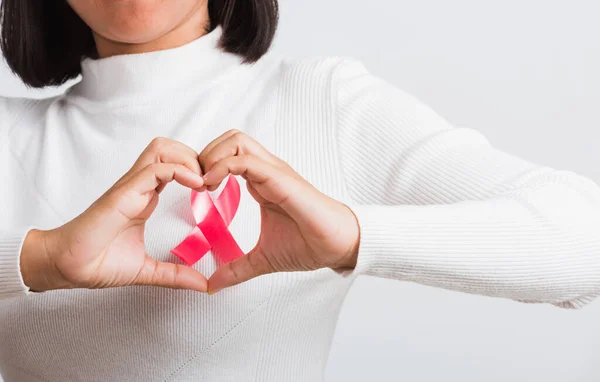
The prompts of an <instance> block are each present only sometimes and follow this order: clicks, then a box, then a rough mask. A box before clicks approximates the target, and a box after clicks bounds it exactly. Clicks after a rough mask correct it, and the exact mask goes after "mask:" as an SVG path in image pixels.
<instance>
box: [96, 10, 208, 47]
mask: <svg viewBox="0 0 600 382" xmlns="http://www.w3.org/2000/svg"><path fill="white" fill-rule="evenodd" d="M208 25H210V18H209V16H208V9H207V7H203V8H199V9H197V10H195V11H194V12H191V13H190V15H189V16H188V17H187V18H186V19H185V20H183V21H182V22H181V23H180V24H179V25H177V26H176V27H175V28H173V29H172V30H170V31H169V32H167V33H166V34H163V35H161V36H160V37H158V38H156V39H154V40H152V41H148V42H144V43H136V44H130V43H123V42H118V41H112V40H109V39H106V38H104V37H102V36H101V35H99V34H94V39H95V40H96V49H97V50H98V57H99V58H106V57H111V56H119V55H123V54H136V53H146V52H154V51H158V50H165V49H172V48H177V47H179V46H182V45H185V44H188V43H190V42H192V41H194V40H196V39H198V38H200V37H202V36H203V35H205V34H206V33H207V26H208Z"/></svg>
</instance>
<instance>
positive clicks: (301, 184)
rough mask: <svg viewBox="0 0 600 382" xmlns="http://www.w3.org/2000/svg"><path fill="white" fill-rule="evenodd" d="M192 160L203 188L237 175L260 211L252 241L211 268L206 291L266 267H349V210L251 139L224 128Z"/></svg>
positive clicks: (352, 234) (354, 233) (354, 227)
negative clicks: (255, 238)
mask: <svg viewBox="0 0 600 382" xmlns="http://www.w3.org/2000/svg"><path fill="white" fill-rule="evenodd" d="M198 160H199V162H200V166H201V167H202V169H203V171H204V174H205V175H204V183H205V186H206V188H207V189H208V190H209V191H214V190H216V189H217V188H218V187H219V185H220V183H221V182H222V181H223V180H224V179H225V178H227V176H228V175H229V174H233V175H240V176H242V178H244V179H245V180H246V186H247V188H248V191H249V192H250V194H251V195H252V197H253V198H254V199H255V200H256V201H257V202H258V204H259V205H260V212H261V232H260V236H259V239H258V242H257V244H256V246H255V247H254V248H253V249H252V250H251V251H250V252H249V253H247V254H246V255H245V256H243V257H241V258H239V259H236V260H234V261H232V262H230V263H227V264H225V265H223V266H222V267H220V268H219V269H217V271H216V272H215V273H214V274H213V275H212V276H211V277H210V279H209V280H208V291H209V293H215V292H217V291H219V290H221V289H223V288H227V287H230V286H233V285H236V284H239V283H242V282H244V281H247V280H250V279H252V278H254V277H257V276H260V275H263V274H267V273H272V272H290V271H312V270H317V269H320V268H332V269H345V268H354V266H355V265H356V258H357V252H358V245H359V236H360V235H359V225H358V222H357V220H356V217H355V215H354V213H353V212H352V211H351V210H350V208H348V207H347V206H346V205H345V204H343V203H341V202H339V201H337V200H335V199H332V198H330V197H329V196H327V195H325V194H323V193H321V192H319V190H317V189H316V188H315V187H314V186H312V185H311V184H310V183H308V182H307V181H306V180H305V179H304V178H302V177H301V176H300V175H298V173H296V172H295V171H294V170H293V169H292V168H291V167H290V165H289V164H287V163H286V162H285V161H283V160H281V159H279V158H277V157H276V156H274V155H273V154H271V153H270V152H269V151H267V150H266V149H265V148H264V147H262V146H261V145H260V144H259V143H258V142H256V141H255V140H254V139H252V138H251V137H249V136H247V135H245V134H243V133H242V132H240V131H237V130H230V131H228V132H226V133H224V134H223V135H221V136H220V137H218V138H217V139H215V140H214V141H212V142H211V143H210V144H209V145H208V146H206V148H205V149H204V150H203V151H202V152H201V153H200V155H199V156H198Z"/></svg>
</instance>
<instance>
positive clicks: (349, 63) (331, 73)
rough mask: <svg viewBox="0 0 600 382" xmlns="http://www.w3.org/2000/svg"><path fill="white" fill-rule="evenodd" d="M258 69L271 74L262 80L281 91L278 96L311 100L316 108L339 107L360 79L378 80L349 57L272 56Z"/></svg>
mask: <svg viewBox="0 0 600 382" xmlns="http://www.w3.org/2000/svg"><path fill="white" fill-rule="evenodd" d="M256 65H257V67H256V69H258V71H260V72H262V74H264V73H265V72H267V73H268V75H267V76H263V75H261V77H262V78H263V79H267V77H268V81H269V82H270V83H271V84H272V85H274V88H275V89H277V95H278V96H280V97H283V99H285V100H286V102H289V101H290V100H294V101H296V100H303V99H306V98H310V99H311V101H312V102H311V104H313V105H317V104H319V103H320V102H333V103H334V104H337V102H338V99H339V96H340V91H342V92H348V91H349V89H347V88H348V85H351V84H354V83H357V82H356V81H355V80H356V79H358V78H361V77H362V78H370V79H371V80H372V79H373V78H374V77H373V76H371V75H370V73H369V72H368V70H367V69H366V67H365V65H363V63H362V62H361V61H360V60H357V59H355V58H353V57H348V56H304V57H298V58H296V57H285V56H280V55H277V54H273V53H269V54H267V55H266V56H265V57H263V58H262V59H261V60H259V61H258V62H257V63H256ZM259 68H260V69H259ZM262 68H269V70H266V71H265V70H263V69H262ZM271 89H273V88H271ZM301 105H304V107H306V106H307V103H306V102H302V103H301ZM321 105H322V103H321Z"/></svg>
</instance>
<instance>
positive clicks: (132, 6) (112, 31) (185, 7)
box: [69, 0, 205, 44]
mask: <svg viewBox="0 0 600 382" xmlns="http://www.w3.org/2000/svg"><path fill="white" fill-rule="evenodd" d="M69 4H70V5H71V7H72V8H73V9H74V10H75V12H77V14H79V16H80V17H81V18H82V19H83V20H84V21H85V23H86V24H88V25H89V26H90V27H91V28H92V30H94V32H95V33H97V34H99V35H101V36H102V37H104V38H105V39H108V40H111V41H115V42H120V43H125V44H141V43H147V42H149V41H153V40H154V39H156V38H157V37H160V36H161V35H164V34H165V33H168V32H169V31H170V30H172V29H173V28H175V27H176V26H177V25H178V24H180V23H181V22H182V21H183V20H184V19H186V17H188V16H189V15H190V14H192V13H193V11H194V10H195V9H197V7H198V6H199V5H200V4H205V0H204V1H195V0H194V1H192V0H182V1H177V0H168V1H166V0H96V1H90V0H69Z"/></svg>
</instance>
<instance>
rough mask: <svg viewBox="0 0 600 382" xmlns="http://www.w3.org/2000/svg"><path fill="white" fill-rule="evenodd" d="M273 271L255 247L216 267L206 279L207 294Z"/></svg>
mask: <svg viewBox="0 0 600 382" xmlns="http://www.w3.org/2000/svg"><path fill="white" fill-rule="evenodd" d="M273 272H275V270H274V269H273V267H272V266H271V264H270V263H269V261H268V260H267V258H266V257H265V256H264V255H263V254H262V252H260V250H259V249H258V247H256V248H254V249H253V250H252V251H250V252H248V254H246V255H245V256H243V257H240V258H239V259H236V260H234V261H231V262H229V263H227V264H225V265H223V266H221V267H220V268H219V269H217V270H216V272H215V273H213V275H212V276H211V277H210V279H209V280H208V294H213V293H217V292H218V291H220V290H221V289H225V288H228V287H231V286H234V285H237V284H241V283H243V282H246V281H248V280H250V279H253V278H255V277H258V276H261V275H265V274H268V273H273Z"/></svg>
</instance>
